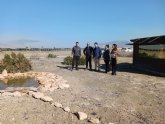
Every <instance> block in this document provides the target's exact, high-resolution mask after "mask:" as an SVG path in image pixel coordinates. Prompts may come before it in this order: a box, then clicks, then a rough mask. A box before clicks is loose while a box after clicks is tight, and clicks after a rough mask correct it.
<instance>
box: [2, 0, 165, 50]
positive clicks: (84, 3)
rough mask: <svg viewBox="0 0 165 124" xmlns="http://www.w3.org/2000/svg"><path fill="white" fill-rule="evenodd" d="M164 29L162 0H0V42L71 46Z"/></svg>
mask: <svg viewBox="0 0 165 124" xmlns="http://www.w3.org/2000/svg"><path fill="white" fill-rule="evenodd" d="M164 34H165V0H0V46H11V45H12V46H15V47H18V46H23V47H24V46H31V47H39V48H40V47H41V46H43V47H54V46H55V47H72V46H73V45H74V43H75V42H76V41H79V42H80V45H81V46H82V47H84V46H85V44H86V42H88V41H89V42H91V43H93V42H95V41H97V42H98V43H103V42H108V41H117V40H120V41H126V40H127V41H129V40H130V39H132V38H138V37H146V36H156V35H164Z"/></svg>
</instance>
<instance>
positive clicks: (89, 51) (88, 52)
mask: <svg viewBox="0 0 165 124" xmlns="http://www.w3.org/2000/svg"><path fill="white" fill-rule="evenodd" d="M83 53H84V55H85V57H86V69H88V63H89V68H90V70H92V62H91V61H92V54H93V48H92V47H91V46H90V43H87V46H86V47H85V49H84V51H83Z"/></svg>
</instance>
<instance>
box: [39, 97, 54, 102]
mask: <svg viewBox="0 0 165 124" xmlns="http://www.w3.org/2000/svg"><path fill="white" fill-rule="evenodd" d="M41 100H43V101H44V102H52V101H53V99H52V98H51V97H49V96H43V97H41Z"/></svg>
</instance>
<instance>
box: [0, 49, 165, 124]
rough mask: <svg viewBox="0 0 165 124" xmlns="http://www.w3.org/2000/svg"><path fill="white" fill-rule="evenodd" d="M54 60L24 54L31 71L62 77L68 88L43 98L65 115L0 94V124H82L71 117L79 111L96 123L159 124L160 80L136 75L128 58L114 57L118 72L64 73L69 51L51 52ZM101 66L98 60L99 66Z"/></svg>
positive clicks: (163, 105) (163, 107)
mask: <svg viewBox="0 0 165 124" xmlns="http://www.w3.org/2000/svg"><path fill="white" fill-rule="evenodd" d="M55 54H57V55H58V58H53V59H48V58H46V55H47V53H44V54H42V53H39V54H38V53H30V52H29V53H25V55H26V56H27V57H29V58H30V59H31V61H32V65H33V70H34V71H37V72H51V73H55V74H58V75H60V76H63V78H64V79H65V80H67V81H68V82H67V83H68V84H69V85H70V87H69V88H67V89H56V90H55V91H53V92H50V91H47V92H45V93H44V94H45V95H47V96H50V97H52V98H53V100H54V101H55V102H59V103H61V104H62V106H63V107H64V108H65V107H69V108H70V112H69V113H68V112H65V111H64V110H63V109H62V108H58V107H54V106H52V105H51V104H50V103H48V102H43V101H41V100H39V99H34V98H33V97H31V96H30V95H24V96H22V97H10V96H8V97H3V96H0V123H1V124H10V123H11V124H13V123H17V124H22V123H27V124H33V123H34V124H36V123H37V124H53V123H54V124H88V123H90V122H88V120H87V119H86V120H82V121H81V120H79V119H78V118H77V116H75V113H76V112H78V111H81V112H84V113H86V114H87V115H88V118H90V117H93V118H97V119H99V121H100V124H110V123H114V124H164V122H165V78H164V77H158V76H153V75H150V74H147V73H143V72H139V71H136V70H135V69H133V68H132V67H131V63H132V59H131V58H124V57H122V58H119V64H118V73H117V75H116V76H112V75H111V74H110V73H108V74H105V73H104V70H103V69H102V71H101V72H94V71H88V70H86V71H85V70H84V67H83V66H82V67H81V68H80V69H79V71H76V70H74V71H70V70H69V68H70V67H69V66H65V65H62V64H61V62H62V61H63V57H64V56H66V55H70V52H55ZM102 63H103V62H102Z"/></svg>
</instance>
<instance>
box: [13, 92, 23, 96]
mask: <svg viewBox="0 0 165 124" xmlns="http://www.w3.org/2000/svg"><path fill="white" fill-rule="evenodd" d="M13 96H22V95H21V93H20V92H18V91H15V92H14V93H13Z"/></svg>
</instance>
